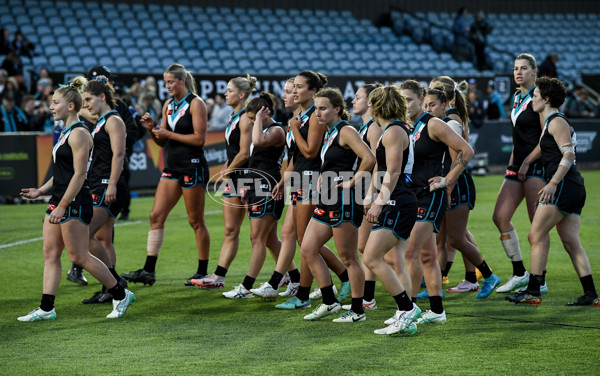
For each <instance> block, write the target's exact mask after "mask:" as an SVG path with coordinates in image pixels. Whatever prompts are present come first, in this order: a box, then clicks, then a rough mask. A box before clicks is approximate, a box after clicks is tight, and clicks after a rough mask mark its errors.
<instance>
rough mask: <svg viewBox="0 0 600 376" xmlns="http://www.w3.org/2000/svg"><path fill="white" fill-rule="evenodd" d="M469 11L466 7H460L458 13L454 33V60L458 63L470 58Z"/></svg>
mask: <svg viewBox="0 0 600 376" xmlns="http://www.w3.org/2000/svg"><path fill="white" fill-rule="evenodd" d="M468 14H469V11H468V9H467V8H466V7H460V8H459V9H458V12H457V13H456V18H455V19H454V24H453V26H452V33H453V34H454V58H455V59H456V60H457V61H459V62H460V61H464V60H466V59H467V56H469V52H470V47H471V41H470V40H469V32H470V29H469V25H467V19H466V17H467V15H468Z"/></svg>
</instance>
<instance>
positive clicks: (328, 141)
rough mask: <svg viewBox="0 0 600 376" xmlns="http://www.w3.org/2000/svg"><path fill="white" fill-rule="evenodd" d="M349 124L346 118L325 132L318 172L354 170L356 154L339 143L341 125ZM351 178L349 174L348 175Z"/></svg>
mask: <svg viewBox="0 0 600 376" xmlns="http://www.w3.org/2000/svg"><path fill="white" fill-rule="evenodd" d="M348 125H350V124H349V123H348V122H347V121H346V120H341V121H338V122H337V123H336V124H335V125H334V126H333V127H331V129H328V130H327V132H325V137H324V141H323V146H322V147H321V154H320V159H321V160H322V161H323V163H322V164H321V169H320V172H321V173H324V172H327V171H328V172H335V173H340V172H354V162H355V161H356V154H355V153H354V151H353V150H352V149H346V148H345V147H342V146H341V145H340V131H341V130H342V128H343V127H345V126H348ZM349 177H350V178H351V176H349Z"/></svg>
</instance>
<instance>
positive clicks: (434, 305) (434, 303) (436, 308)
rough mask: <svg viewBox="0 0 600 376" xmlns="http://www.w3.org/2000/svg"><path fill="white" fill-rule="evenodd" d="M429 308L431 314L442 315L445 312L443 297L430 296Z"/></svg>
mask: <svg viewBox="0 0 600 376" xmlns="http://www.w3.org/2000/svg"><path fill="white" fill-rule="evenodd" d="M429 307H430V309H431V312H433V313H437V314H440V313H442V312H444V305H443V304H442V297H441V296H430V297H429Z"/></svg>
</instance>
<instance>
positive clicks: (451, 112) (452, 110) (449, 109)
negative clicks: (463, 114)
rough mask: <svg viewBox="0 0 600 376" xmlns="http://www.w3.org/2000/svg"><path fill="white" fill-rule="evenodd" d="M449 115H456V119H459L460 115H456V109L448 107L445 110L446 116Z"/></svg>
mask: <svg viewBox="0 0 600 376" xmlns="http://www.w3.org/2000/svg"><path fill="white" fill-rule="evenodd" d="M450 115H456V116H458V117H460V114H459V113H458V110H457V109H456V107H450V108H447V109H446V116H450Z"/></svg>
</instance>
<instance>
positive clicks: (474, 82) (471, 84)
mask: <svg viewBox="0 0 600 376" xmlns="http://www.w3.org/2000/svg"><path fill="white" fill-rule="evenodd" d="M467 82H468V84H469V87H468V88H467V93H468V92H470V91H474V92H475V93H477V97H478V98H480V99H483V98H484V96H483V92H482V91H481V90H479V89H478V88H477V80H475V79H474V78H469V81H467Z"/></svg>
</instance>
